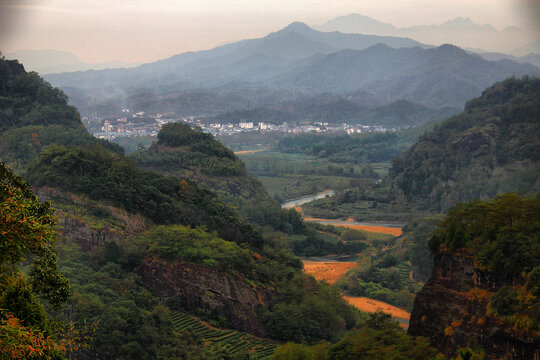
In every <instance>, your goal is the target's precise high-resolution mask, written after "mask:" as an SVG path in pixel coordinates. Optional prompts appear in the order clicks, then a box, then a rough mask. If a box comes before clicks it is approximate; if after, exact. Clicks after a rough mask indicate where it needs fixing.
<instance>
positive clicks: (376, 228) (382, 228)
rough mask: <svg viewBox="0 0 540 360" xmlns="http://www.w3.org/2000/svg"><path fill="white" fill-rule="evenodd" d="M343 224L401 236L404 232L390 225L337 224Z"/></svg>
mask: <svg viewBox="0 0 540 360" xmlns="http://www.w3.org/2000/svg"><path fill="white" fill-rule="evenodd" d="M335 226H343V227H346V228H349V229H355V230H365V231H371V232H376V233H382V234H390V235H394V236H400V235H401V234H403V232H402V231H401V229H400V228H394V227H388V226H368V225H345V224H344V225H335Z"/></svg>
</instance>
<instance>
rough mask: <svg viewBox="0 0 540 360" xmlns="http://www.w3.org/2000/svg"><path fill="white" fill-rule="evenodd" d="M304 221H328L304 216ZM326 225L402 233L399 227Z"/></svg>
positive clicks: (395, 233) (394, 233) (396, 234)
mask: <svg viewBox="0 0 540 360" xmlns="http://www.w3.org/2000/svg"><path fill="white" fill-rule="evenodd" d="M304 220H305V221H328V219H318V218H312V217H305V218H304ZM347 221H348V222H351V221H352V220H351V219H350V218H349V219H347ZM328 225H333V226H336V227H346V228H349V229H355V230H364V231H370V232H375V233H382V234H390V235H394V236H400V235H401V234H403V232H402V231H401V229H400V228H395V227H388V226H372V225H352V224H342V223H341V224H340V223H329V224H328Z"/></svg>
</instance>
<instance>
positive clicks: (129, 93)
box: [45, 23, 540, 122]
mask: <svg viewBox="0 0 540 360" xmlns="http://www.w3.org/2000/svg"><path fill="white" fill-rule="evenodd" d="M523 75H540V69H539V68H538V67H535V66H533V65H531V64H520V63H517V62H515V61H511V60H507V59H504V60H500V61H487V60H485V59H483V58H481V57H480V56H478V55H474V54H470V53H468V52H466V51H464V50H462V49H460V48H458V47H456V46H452V45H442V46H439V47H430V46H427V45H424V44H421V43H419V42H416V41H414V40H411V39H407V38H398V37H388V36H376V35H362V34H343V33H340V32H332V33H325V32H320V31H316V30H313V29H311V28H310V27H309V26H307V25H305V24H302V23H292V24H291V25H289V26H287V27H286V28H284V29H282V30H280V31H277V32H274V33H271V34H269V35H267V36H265V37H263V38H260V39H250V40H244V41H239V42H236V43H232V44H228V45H224V46H220V47H217V48H215V49H212V50H207V51H199V52H190V53H183V54H179V55H175V56H173V57H171V58H168V59H164V60H160V61H157V62H153V63H149V64H144V65H141V66H138V67H136V68H132V69H114V70H102V71H86V72H77V73H62V74H52V75H47V76H45V79H46V80H47V81H49V82H50V83H52V84H53V85H54V86H57V87H60V88H62V89H63V90H64V91H65V92H66V93H67V94H68V95H69V96H70V98H71V101H72V103H73V104H74V105H76V106H77V108H78V109H79V110H80V111H81V113H82V114H83V115H85V114H86V115H88V114H90V113H92V112H94V111H97V112H99V113H100V114H102V115H103V116H115V115H116V114H118V111H119V110H120V109H121V108H125V107H128V108H130V109H133V110H137V111H147V112H157V111H160V112H164V111H172V112H175V113H176V114H179V115H184V116H188V115H194V114H209V115H216V114H221V113H228V112H231V111H237V110H241V109H247V108H265V107H275V106H280V105H283V104H289V105H290V104H291V103H293V104H294V103H297V102H301V103H310V102H311V103H312V106H314V104H316V102H317V100H316V99H317V98H318V97H320V96H321V94H330V96H333V97H335V98H337V100H347V101H351V102H353V103H355V104H357V105H362V106H365V107H366V106H367V107H374V106H383V105H386V104H390V103H393V102H395V101H399V100H405V101H408V102H411V103H414V104H418V105H421V106H424V107H428V108H432V109H438V108H443V107H452V108H461V107H463V105H464V104H465V102H466V101H467V99H469V98H471V97H474V96H478V95H480V93H481V91H482V89H484V88H485V87H487V86H489V85H490V84H492V83H493V82H496V81H500V80H503V79H505V78H507V77H510V76H523ZM396 116H397V115H396ZM394 117H395V116H394ZM237 120H241V119H237ZM319 120H322V121H324V120H325V119H319ZM427 120H429V119H423V120H422V122H425V121H427Z"/></svg>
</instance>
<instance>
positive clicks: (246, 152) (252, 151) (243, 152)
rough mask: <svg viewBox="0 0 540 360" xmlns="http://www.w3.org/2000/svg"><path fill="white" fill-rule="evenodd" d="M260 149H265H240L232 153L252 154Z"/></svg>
mask: <svg viewBox="0 0 540 360" xmlns="http://www.w3.org/2000/svg"><path fill="white" fill-rule="evenodd" d="M260 151H265V149H256V150H240V151H235V152H234V153H235V154H236V155H243V154H253V153H256V152H260Z"/></svg>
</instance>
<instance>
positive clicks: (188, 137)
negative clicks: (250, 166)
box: [131, 123, 268, 205]
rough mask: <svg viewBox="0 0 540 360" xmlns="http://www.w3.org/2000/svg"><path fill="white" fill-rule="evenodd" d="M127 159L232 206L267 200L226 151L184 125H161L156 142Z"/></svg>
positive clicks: (254, 181)
mask: <svg viewBox="0 0 540 360" xmlns="http://www.w3.org/2000/svg"><path fill="white" fill-rule="evenodd" d="M131 158H132V159H134V160H135V162H136V163H137V164H138V165H139V166H140V167H142V168H143V169H146V170H152V171H156V172H159V173H161V174H164V175H167V176H174V177H177V178H183V179H190V180H192V181H194V182H196V183H197V184H199V185H200V186H202V187H205V188H208V189H211V190H212V191H215V192H216V193H217V194H218V195H219V196H220V197H221V198H222V199H224V200H226V201H227V202H229V203H232V204H234V205H239V204H242V203H243V202H245V201H246V200H250V199H260V200H263V199H265V200H267V199H268V194H267V193H266V191H265V190H264V188H263V187H262V185H261V184H260V183H259V182H258V181H257V180H255V179H254V178H252V177H251V176H250V175H249V174H248V172H247V171H246V168H245V166H244V164H243V163H242V162H241V161H240V160H239V159H238V158H237V157H236V155H235V154H234V153H233V152H232V151H231V150H230V149H228V148H227V147H225V146H223V144H221V143H220V142H219V141H217V140H215V139H214V137H213V136H212V135H210V134H207V133H203V132H202V131H199V130H197V129H192V128H191V127H190V126H189V125H188V124H181V123H174V124H167V125H165V126H163V128H162V129H161V130H160V132H159V134H158V141H157V142H156V143H154V144H152V146H151V147H150V148H149V149H148V150H144V151H140V152H136V153H134V154H133V155H132V156H131Z"/></svg>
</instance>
